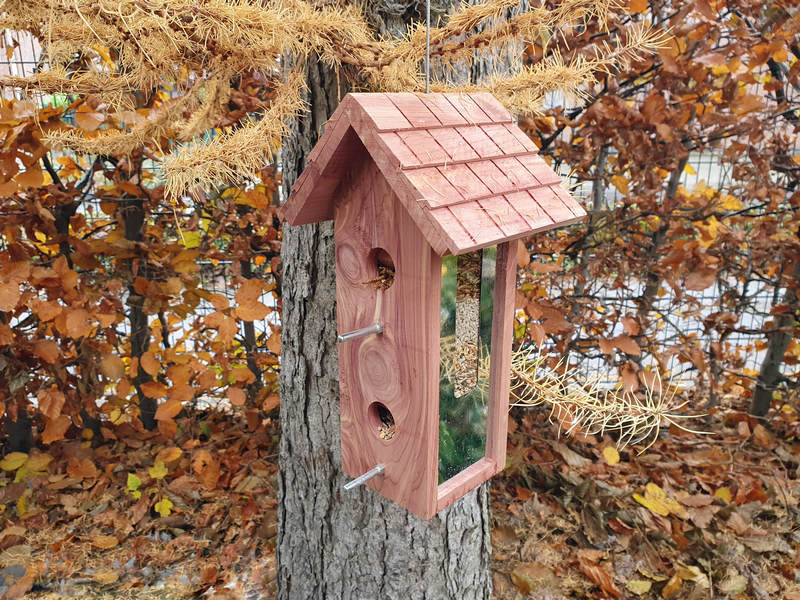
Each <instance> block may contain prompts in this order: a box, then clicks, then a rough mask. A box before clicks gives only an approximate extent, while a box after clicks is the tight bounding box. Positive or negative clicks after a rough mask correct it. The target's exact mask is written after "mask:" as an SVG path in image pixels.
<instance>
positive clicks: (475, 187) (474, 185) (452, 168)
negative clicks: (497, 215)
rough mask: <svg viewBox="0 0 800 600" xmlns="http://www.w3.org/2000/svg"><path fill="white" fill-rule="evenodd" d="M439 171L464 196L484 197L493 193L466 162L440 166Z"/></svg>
mask: <svg viewBox="0 0 800 600" xmlns="http://www.w3.org/2000/svg"><path fill="white" fill-rule="evenodd" d="M439 172H440V173H441V174H442V175H444V176H445V177H446V178H447V180H448V181H449V182H450V183H452V184H453V187H455V188H456V189H457V190H458V191H459V192H461V195H462V196H463V197H464V198H476V197H482V196H487V195H489V194H490V193H491V192H490V191H489V188H488V187H486V185H485V184H484V183H483V182H482V181H481V180H480V178H478V176H477V175H475V173H473V172H472V170H471V169H470V168H469V167H468V166H467V165H465V164H455V165H447V166H446V167H439Z"/></svg>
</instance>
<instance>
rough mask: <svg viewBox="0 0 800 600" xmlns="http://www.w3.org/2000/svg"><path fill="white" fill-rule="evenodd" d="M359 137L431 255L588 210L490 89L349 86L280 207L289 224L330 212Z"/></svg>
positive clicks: (541, 227) (576, 217) (551, 224)
mask: <svg viewBox="0 0 800 600" xmlns="http://www.w3.org/2000/svg"><path fill="white" fill-rule="evenodd" d="M358 144H362V145H363V146H364V147H365V148H366V150H367V152H368V153H369V155H370V156H371V158H372V160H374V161H375V163H376V165H377V166H378V168H379V169H380V171H381V173H382V175H383V176H384V177H385V178H386V180H387V181H388V182H389V184H390V185H391V187H392V189H393V190H394V191H395V193H396V194H397V196H398V197H399V198H400V201H401V202H402V203H403V205H404V206H405V207H406V209H407V210H408V211H409V214H410V215H411V217H412V218H413V219H414V222H415V223H416V224H417V226H418V227H419V228H420V230H421V231H422V232H423V234H424V235H425V237H426V239H427V240H428V242H429V243H430V244H431V246H432V247H433V249H434V250H435V251H436V252H438V253H439V254H446V253H447V252H450V253H452V254H463V253H465V252H470V251H472V250H477V249H478V248H483V247H485V246H492V245H495V244H497V243H499V242H502V241H506V240H509V239H515V238H520V237H524V236H527V235H530V234H531V233H535V232H538V231H545V230H548V229H553V228H555V227H561V226H563V225H569V224H571V223H575V222H578V221H581V220H583V218H584V217H585V216H586V211H585V210H584V209H583V208H582V207H581V205H580V204H578V203H577V202H576V201H575V200H574V199H573V198H572V197H571V196H570V195H569V193H568V192H567V191H566V189H565V188H564V187H563V184H562V183H561V178H560V177H559V176H558V175H557V174H556V173H555V172H554V171H553V170H552V169H551V168H550V167H549V166H548V165H547V163H546V162H545V161H544V159H542V157H541V156H539V155H538V151H537V148H536V146H535V145H534V143H533V142H532V141H531V140H530V138H528V136H527V135H525V133H524V132H523V131H522V130H521V129H520V128H519V127H517V125H516V123H515V121H514V119H513V118H512V117H511V115H510V114H509V113H508V111H506V109H505V108H503V106H502V105H501V104H500V103H499V102H498V101H497V100H496V99H495V98H494V97H493V96H492V95H491V94H488V93H437V94H413V93H395V94H347V95H346V96H345V97H344V99H343V100H342V102H341V103H340V104H339V107H338V108H337V109H336V111H335V112H334V114H333V115H332V116H331V118H330V120H329V121H328V122H327V124H326V128H325V133H324V134H323V135H322V137H321V138H320V140H319V142H318V143H317V145H316V146H315V147H314V149H313V150H312V151H311V153H310V154H309V156H308V165H307V166H306V168H305V169H304V170H303V172H302V174H301V175H300V177H298V179H297V181H296V182H295V184H294V186H293V188H292V192H291V194H290V195H289V198H288V200H287V201H286V203H285V204H284V205H283V206H282V207H281V213H282V215H283V217H284V218H285V219H286V220H287V221H288V222H289V223H290V224H292V225H303V224H307V223H315V222H318V221H324V220H328V219H332V218H333V205H334V196H335V193H336V189H337V187H338V185H339V183H340V182H341V179H342V175H343V174H344V171H345V167H346V164H347V160H348V158H349V157H351V156H353V155H354V154H355V152H354V150H355V148H357V146H358Z"/></svg>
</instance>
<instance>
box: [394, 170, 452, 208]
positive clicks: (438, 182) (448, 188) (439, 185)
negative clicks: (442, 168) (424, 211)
mask: <svg viewBox="0 0 800 600" xmlns="http://www.w3.org/2000/svg"><path fill="white" fill-rule="evenodd" d="M406 177H408V179H409V180H410V181H411V183H413V184H414V187H416V188H417V189H418V190H419V192H420V194H421V195H422V198H421V199H422V200H423V201H424V202H425V205H426V206H429V207H431V208H436V207H437V206H445V205H447V204H453V203H459V202H463V201H464V200H465V198H464V196H462V195H461V192H459V191H458V190H457V189H456V188H455V187H453V185H452V184H451V183H450V182H449V181H448V180H447V178H446V177H445V176H444V175H442V174H441V172H439V169H437V168H436V167H430V168H428V169H415V170H413V171H407V172H406Z"/></svg>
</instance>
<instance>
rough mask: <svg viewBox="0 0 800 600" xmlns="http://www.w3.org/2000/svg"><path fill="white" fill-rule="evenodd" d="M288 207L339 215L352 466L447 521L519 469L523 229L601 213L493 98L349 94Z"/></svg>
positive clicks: (345, 431)
mask: <svg viewBox="0 0 800 600" xmlns="http://www.w3.org/2000/svg"><path fill="white" fill-rule="evenodd" d="M282 213H283V216H284V218H285V219H286V221H288V222H289V223H290V224H292V225H303V224H308V223H316V222H320V221H327V220H330V219H333V221H334V230H335V247H336V302H337V326H338V331H339V342H340V344H339V385H340V397H341V407H340V408H341V433H342V467H343V469H344V471H345V472H346V473H347V474H348V475H350V476H352V477H357V478H359V479H358V480H357V482H358V483H360V482H362V481H364V480H366V482H365V484H366V485H367V486H369V487H370V488H372V489H373V490H375V491H376V492H378V493H380V494H382V495H384V496H385V497H387V498H389V499H391V500H393V501H394V502H396V503H398V504H400V505H402V506H404V507H405V508H407V509H408V510H410V511H411V512H413V513H414V514H416V515H419V516H420V517H423V518H426V519H428V518H431V517H432V516H434V515H435V514H436V513H438V512H439V511H441V510H442V509H444V508H445V507H447V506H449V505H450V504H452V503H453V502H454V501H456V500H457V499H458V498H460V497H461V496H463V495H464V494H466V493H467V492H469V491H470V490H472V489H474V488H476V487H477V486H479V485H480V484H481V483H483V482H484V481H486V480H487V479H489V478H490V477H492V476H493V475H494V474H495V473H497V472H499V471H501V470H503V468H504V467H505V462H506V436H507V424H508V398H509V385H510V360H511V344H512V337H513V320H514V296H515V277H516V271H515V268H516V258H517V244H518V240H519V238H522V237H525V236H529V235H530V234H532V233H536V232H540V231H545V230H548V229H553V228H555V227H559V226H562V225H568V224H571V223H575V222H577V221H580V220H582V219H583V217H584V216H585V215H586V213H585V211H584V210H583V209H582V208H581V207H580V205H578V203H576V202H575V201H574V200H573V199H572V198H571V197H570V195H569V194H568V193H567V191H566V190H565V189H564V188H563V186H562V184H561V179H560V177H559V176H558V175H557V174H556V173H555V172H553V170H552V169H550V167H549V166H548V165H547V164H546V163H545V161H544V160H543V159H542V158H541V157H540V156H539V155H538V154H537V148H536V146H535V145H534V144H533V143H532V142H531V140H530V139H529V138H528V136H527V135H525V133H524V132H523V131H522V130H520V129H519V128H518V127H517V125H516V123H515V121H514V119H513V118H512V117H511V115H510V114H509V113H508V112H507V111H506V110H505V109H504V108H503V106H502V105H501V104H500V103H499V102H497V100H496V99H495V98H494V97H493V96H491V95H490V94H486V93H460V94H459V93H454V94H419V95H418V94H412V93H397V94H348V95H346V96H345V97H344V99H343V100H342V101H341V103H340V105H339V107H338V109H337V110H336V111H335V112H334V114H333V115H332V116H331V118H330V120H329V121H328V122H327V124H326V126H325V132H324V135H322V137H321V138H320V140H319V142H318V143H317V145H316V147H315V148H314V149H313V150H312V152H311V153H310V154H309V157H308V165H307V166H306V168H305V170H304V171H303V173H302V174H301V175H300V177H299V178H298V179H297V181H296V182H295V184H294V186H293V188H292V192H291V195H290V196H289V198H288V200H287V201H286V203H285V204H284V206H283V207H282ZM372 475H377V476H374V477H373V476H372Z"/></svg>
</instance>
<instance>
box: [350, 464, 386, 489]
mask: <svg viewBox="0 0 800 600" xmlns="http://www.w3.org/2000/svg"><path fill="white" fill-rule="evenodd" d="M385 469H386V467H385V466H384V465H375V466H374V467H372V468H371V469H370V470H369V471H367V472H366V473H364V474H363V475H359V476H358V477H356V478H355V479H353V481H351V482H349V483H345V484H344V489H345V490H352V489H353V488H355V487H358V486H360V485H363V484H364V483H365V482H366V481H367V480H369V479H372V478H373V477H375V476H376V475H381V474H382V473H383V471H384V470H385Z"/></svg>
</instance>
